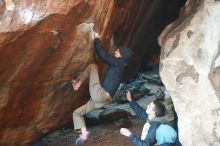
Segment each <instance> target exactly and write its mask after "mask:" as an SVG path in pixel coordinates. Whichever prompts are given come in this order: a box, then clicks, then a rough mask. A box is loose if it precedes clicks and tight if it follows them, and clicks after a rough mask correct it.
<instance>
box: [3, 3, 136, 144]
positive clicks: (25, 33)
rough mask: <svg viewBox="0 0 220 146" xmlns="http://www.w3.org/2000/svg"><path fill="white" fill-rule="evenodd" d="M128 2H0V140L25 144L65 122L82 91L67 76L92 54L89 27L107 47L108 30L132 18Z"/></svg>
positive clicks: (84, 93)
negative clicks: (100, 37)
mask: <svg viewBox="0 0 220 146" xmlns="http://www.w3.org/2000/svg"><path fill="white" fill-rule="evenodd" d="M125 2H126V3H125ZM133 2H134V1H132V0H129V1H114V0H108V1H105V0H88V1H86V0H64V1H61V0H44V1H38V0H13V1H12V0H5V1H0V58H1V62H0V139H1V140H0V145H4V146H7V145H13V146H14V145H22V146H25V145H30V144H31V143H32V142H33V141H34V140H35V139H37V138H39V136H41V135H42V134H45V133H47V132H48V131H50V130H52V129H53V128H56V127H58V126H61V125H62V124H64V123H66V122H68V121H71V119H72V111H73V110H74V109H75V108H77V107H78V106H80V105H82V104H83V103H85V102H86V100H87V97H88V96H87V92H88V91H87V88H86V86H83V87H82V88H81V89H80V91H79V92H77V93H74V92H73V91H72V87H71V85H70V82H69V81H70V79H71V78H72V77H76V76H78V74H79V73H80V72H81V71H82V70H83V69H84V68H85V67H86V66H87V65H88V64H89V63H90V62H91V61H93V59H94V57H93V49H92V39H93V33H94V32H93V31H94V30H95V31H96V32H98V33H100V34H101V35H102V36H105V37H103V40H104V45H105V46H106V47H107V48H109V44H110V43H109V40H110V37H111V34H112V31H114V30H115V29H117V27H119V26H120V25H121V24H124V23H127V21H132V19H131V18H134V17H133V16H132V15H134V16H135V11H133V10H136V9H132V7H136V6H138V3H137V2H136V3H133ZM124 4H126V5H124ZM128 14H131V15H128ZM116 20H117V21H116ZM115 22H117V23H115ZM128 24H129V23H128ZM129 25H131V24H129ZM129 25H127V26H124V27H123V30H121V33H122V34H123V32H126V31H127V29H128V27H129ZM113 26H114V27H113ZM79 99H80V100H79Z"/></svg>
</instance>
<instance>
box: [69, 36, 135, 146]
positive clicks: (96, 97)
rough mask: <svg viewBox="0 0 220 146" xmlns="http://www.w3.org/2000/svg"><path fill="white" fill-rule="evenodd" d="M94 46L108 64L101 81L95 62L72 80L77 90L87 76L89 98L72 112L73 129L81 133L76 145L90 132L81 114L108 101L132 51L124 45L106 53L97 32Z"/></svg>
mask: <svg viewBox="0 0 220 146" xmlns="http://www.w3.org/2000/svg"><path fill="white" fill-rule="evenodd" d="M94 38H95V40H94V48H95V51H96V53H97V55H98V56H99V58H100V59H101V60H102V61H103V62H104V63H105V64H106V65H107V66H108V69H107V71H106V73H105V76H104V79H103V81H102V82H101V81H100V78H99V74H98V67H97V65H96V64H90V65H88V66H87V68H86V69H85V70H84V72H83V73H82V74H81V75H80V76H79V77H78V78H77V79H74V80H72V85H73V89H74V90H75V91H77V90H78V89H79V88H80V86H81V84H82V83H83V82H84V81H85V80H86V79H87V78H89V92H90V96H91V98H90V100H89V101H88V102H87V103H86V104H85V105H83V106H81V107H79V108H78V109H76V110H75V111H74V112H73V122H74V129H75V130H81V132H82V134H81V135H80V136H79V138H78V139H77V140H76V145H82V144H83V143H84V142H85V141H86V140H88V138H89V135H90V132H89V131H88V130H87V128H86V124H85V120H84V118H83V115H85V114H86V113H88V112H90V111H92V110H94V109H96V108H101V107H103V106H105V105H106V104H108V103H110V102H111V100H112V97H113V96H114V94H115V92H116V90H117V89H118V87H119V85H120V83H121V81H122V76H123V71H124V69H125V68H126V66H127V65H128V64H127V61H128V59H129V58H130V57H131V56H132V54H133V52H132V50H131V49H130V48H126V47H124V46H120V47H118V48H117V49H116V50H115V52H114V55H113V56H112V55H110V54H107V53H106V52H105V51H104V49H103V47H102V45H101V40H100V37H99V34H98V33H95V35H94Z"/></svg>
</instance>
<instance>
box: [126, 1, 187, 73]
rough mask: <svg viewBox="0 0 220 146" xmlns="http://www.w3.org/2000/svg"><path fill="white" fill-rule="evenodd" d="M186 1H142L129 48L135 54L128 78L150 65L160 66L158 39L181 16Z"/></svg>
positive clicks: (132, 30)
mask: <svg viewBox="0 0 220 146" xmlns="http://www.w3.org/2000/svg"><path fill="white" fill-rule="evenodd" d="M185 2H186V0H166V1H164V0H154V1H147V0H142V3H141V7H140V9H139V12H138V15H137V17H136V20H135V22H134V25H133V27H132V29H131V32H130V35H129V36H130V38H129V41H128V47H130V48H132V49H133V50H134V52H135V55H134V57H133V58H132V59H131V61H130V64H131V66H130V68H129V69H128V70H131V68H132V70H133V72H128V73H127V76H128V77H131V76H134V75H135V74H136V73H137V72H140V71H143V70H146V68H147V66H148V65H149V64H152V63H153V64H154V63H156V64H158V63H159V56H160V46H159V45H158V41H157V39H158V37H159V35H160V34H161V32H162V31H163V30H164V29H165V27H166V26H167V25H169V24H170V23H172V22H173V21H174V20H175V19H177V17H178V16H179V11H180V9H181V7H183V6H184V4H185Z"/></svg>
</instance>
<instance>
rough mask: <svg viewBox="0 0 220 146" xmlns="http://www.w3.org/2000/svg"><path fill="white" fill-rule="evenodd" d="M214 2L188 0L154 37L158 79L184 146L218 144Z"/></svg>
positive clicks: (219, 56) (219, 12)
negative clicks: (158, 48)
mask: <svg viewBox="0 0 220 146" xmlns="http://www.w3.org/2000/svg"><path fill="white" fill-rule="evenodd" d="M219 20H220V2H219V1H216V0H202V1H200V0H188V1H187V3H186V5H185V7H184V8H182V10H181V13H180V16H179V18H178V19H177V20H176V21H174V22H173V23H172V24H170V25H169V26H167V27H166V29H165V30H164V31H163V32H162V34H161V35H160V38H159V43H160V45H161V48H162V51H161V52H162V53H161V56H160V75H161V78H162V81H163V83H164V84H165V86H166V88H167V89H168V90H169V92H170V93H171V97H172V100H173V103H174V106H175V109H176V112H177V115H178V126H179V136H180V141H181V142H182V144H183V145H184V146H195V145H199V146H211V145H212V146H219V145H220V96H219V91H220V84H219V81H220V76H219V67H220V41H219V40H220V29H219V26H220V21H219Z"/></svg>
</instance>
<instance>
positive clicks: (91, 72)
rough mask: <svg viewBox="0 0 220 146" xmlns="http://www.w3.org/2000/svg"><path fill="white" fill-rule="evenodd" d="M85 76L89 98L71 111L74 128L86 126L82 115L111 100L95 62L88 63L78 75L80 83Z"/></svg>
mask: <svg viewBox="0 0 220 146" xmlns="http://www.w3.org/2000/svg"><path fill="white" fill-rule="evenodd" d="M87 78H89V93H90V96H91V98H90V100H89V101H88V102H87V103H86V104H85V105H83V106H81V107H79V108H78V109H76V110H75V111H74V112H73V123H74V129H75V130H77V129H80V128H82V127H86V124H85V120H84V117H83V115H85V114H87V113H88V112H90V111H92V110H94V109H96V108H101V107H103V106H105V105H106V104H108V103H109V102H111V100H112V97H111V96H110V94H109V93H108V92H106V91H105V90H104V89H103V87H102V86H101V83H100V79H99V75H98V68H97V65H96V64H90V65H89V66H87V68H86V69H85V70H84V72H83V73H82V74H81V75H80V76H79V80H80V81H81V83H83V82H84V81H85V80H86V79H87Z"/></svg>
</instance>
